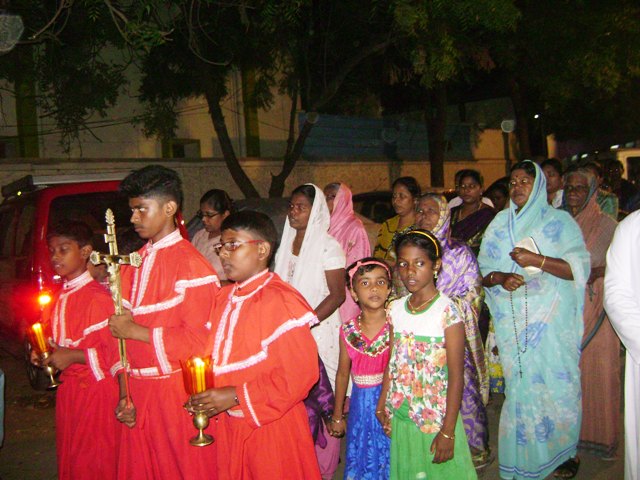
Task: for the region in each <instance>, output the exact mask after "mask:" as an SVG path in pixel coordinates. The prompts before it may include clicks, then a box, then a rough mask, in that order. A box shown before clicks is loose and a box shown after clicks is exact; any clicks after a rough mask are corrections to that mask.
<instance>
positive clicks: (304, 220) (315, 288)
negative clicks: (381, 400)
mask: <svg viewBox="0 0 640 480" xmlns="http://www.w3.org/2000/svg"><path fill="white" fill-rule="evenodd" d="M329 223H330V214H329V208H328V207H327V202H326V200H325V196H324V193H322V190H320V189H319V188H318V187H316V186H315V185H313V184H310V183H307V184H305V185H300V186H299V187H297V188H296V189H295V190H294V191H293V192H292V193H291V200H290V201H289V213H288V215H287V219H286V220H285V224H284V231H283V233H282V239H281V241H280V247H279V248H278V252H277V253H276V262H275V269H274V270H275V272H276V273H277V274H278V275H280V277H281V278H282V279H283V280H284V281H285V282H287V283H289V284H291V285H293V286H294V287H295V288H296V289H297V290H298V291H299V292H300V293H301V294H302V296H303V297H304V298H305V299H306V300H307V302H309V305H311V307H312V308H313V309H314V310H315V312H316V315H317V317H318V320H319V322H320V323H319V324H318V325H315V326H313V328H312V329H311V333H312V334H313V337H314V338H315V340H316V344H317V345H318V353H319V354H320V358H321V359H322V362H323V363H324V366H325V368H326V370H327V374H328V376H329V379H330V380H331V387H332V388H334V389H335V378H336V372H337V371H338V357H339V329H340V325H341V323H342V322H341V320H340V312H339V310H338V307H339V306H340V305H341V304H342V302H344V299H345V262H346V258H345V254H344V252H343V251H342V247H340V244H339V243H338V241H337V240H336V239H335V238H333V237H332V236H330V235H329V234H328V233H327V232H328V230H329ZM324 437H325V438H326V440H327V443H326V446H325V447H324V448H320V447H319V446H318V443H317V444H316V453H317V454H318V462H319V464H320V471H321V473H322V476H323V478H331V477H332V476H333V473H334V472H335V470H336V468H337V465H338V460H339V455H340V440H339V439H337V438H334V437H331V436H329V435H328V434H326V432H325V435H324Z"/></svg>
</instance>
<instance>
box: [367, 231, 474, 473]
mask: <svg viewBox="0 0 640 480" xmlns="http://www.w3.org/2000/svg"><path fill="white" fill-rule="evenodd" d="M396 249H397V257H398V263H397V268H398V272H399V273H400V277H401V279H402V281H403V282H404V284H405V286H406V287H407V289H408V290H409V292H410V293H409V295H407V296H405V297H402V298H399V299H398V300H396V301H394V302H393V303H392V304H391V306H390V307H389V313H390V317H391V324H392V339H393V340H392V351H391V356H390V360H389V366H388V375H385V378H384V383H383V389H382V394H381V397H380V400H379V402H378V408H377V409H376V412H377V416H378V419H379V420H380V422H381V423H382V425H383V426H384V428H385V430H386V431H387V432H389V433H390V434H391V467H390V478H391V479H409V478H429V479H452V480H470V479H476V478H477V476H476V472H475V469H474V467H473V463H472V461H471V453H470V451H469V446H468V444H467V439H466V436H465V432H464V427H463V425H462V419H461V417H460V415H459V412H460V403H461V401H462V388H463V364H464V339H465V332H464V324H463V319H462V316H461V315H460V313H459V312H458V309H457V307H456V306H455V305H454V303H453V302H452V301H451V300H450V299H449V298H448V297H447V296H446V295H444V294H442V293H440V292H438V290H437V289H436V285H435V279H436V277H437V272H438V270H439V269H440V267H441V256H442V247H441V246H440V243H439V242H438V240H437V239H436V237H435V236H434V235H433V234H432V233H430V232H428V231H426V230H411V231H409V232H408V233H406V234H405V235H403V236H402V237H400V238H399V240H398V243H397V246H396Z"/></svg>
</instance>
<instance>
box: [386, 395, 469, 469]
mask: <svg viewBox="0 0 640 480" xmlns="http://www.w3.org/2000/svg"><path fill="white" fill-rule="evenodd" d="M436 435H437V434H436V433H422V432H421V431H420V429H419V428H418V427H417V425H416V424H415V423H413V421H412V420H411V419H410V418H409V404H408V403H407V402H406V401H405V402H404V403H403V404H402V405H401V406H400V408H399V409H398V410H396V411H395V412H394V415H393V418H392V420H391V480H413V479H429V480H439V479H451V480H476V479H477V478H478V476H477V475H476V470H475V468H474V467H473V462H472V461H471V452H470V451H469V445H468V444H467V436H466V435H465V433H464V426H463V425H462V419H461V418H460V415H458V420H457V422H456V429H455V436H456V439H455V443H454V447H453V448H454V450H453V458H452V459H451V460H449V461H448V462H445V463H433V462H432V461H433V454H432V453H431V443H432V442H433V439H434V438H435V437H436Z"/></svg>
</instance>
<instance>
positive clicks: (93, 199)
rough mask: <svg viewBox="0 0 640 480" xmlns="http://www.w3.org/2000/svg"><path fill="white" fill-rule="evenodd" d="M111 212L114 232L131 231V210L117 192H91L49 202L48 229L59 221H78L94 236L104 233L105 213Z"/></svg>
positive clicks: (125, 199)
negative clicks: (113, 218)
mask: <svg viewBox="0 0 640 480" xmlns="http://www.w3.org/2000/svg"><path fill="white" fill-rule="evenodd" d="M107 208H110V209H111V210H112V211H113V214H114V215H115V218H116V231H117V232H118V233H122V232H123V231H125V230H130V229H131V223H130V222H129V218H130V217H131V210H130V209H129V203H128V200H127V198H126V197H125V196H124V195H122V194H120V193H119V192H92V193H82V194H78V195H66V196H64V197H58V198H56V199H54V200H53V201H52V202H51V209H50V211H49V228H51V226H52V225H55V224H56V223H57V222H59V221H61V220H63V219H64V220H79V221H82V222H85V223H86V224H87V225H89V226H90V227H91V229H92V230H93V231H94V233H96V235H99V234H103V233H105V232H106V228H107V226H106V222H105V212H106V211H107Z"/></svg>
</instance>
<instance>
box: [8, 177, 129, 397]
mask: <svg viewBox="0 0 640 480" xmlns="http://www.w3.org/2000/svg"><path fill="white" fill-rule="evenodd" d="M123 177H124V174H114V175H94V176H91V175H82V176H80V175H55V176H32V175H28V176H26V177H23V178H21V179H19V180H17V181H15V182H13V183H11V184H8V185H5V186H3V187H2V196H3V201H2V203H1V204H0V332H2V334H3V335H10V336H13V337H16V338H19V339H23V338H24V335H25V332H26V329H27V328H28V327H29V326H30V325H32V324H33V323H35V322H37V321H39V320H40V316H41V313H42V310H43V308H44V307H45V306H46V305H47V304H48V303H49V302H51V300H52V298H53V294H54V293H55V292H56V291H57V290H58V289H59V288H60V286H61V283H62V281H61V279H60V277H58V276H57V275H56V274H55V272H54V271H53V268H52V267H51V263H50V261H49V249H48V246H47V232H48V229H49V228H50V226H51V225H54V224H55V223H56V222H58V221H60V220H62V219H73V220H82V221H84V222H86V223H87V224H88V225H89V226H90V227H91V228H92V229H93V231H94V232H96V234H97V235H99V234H101V233H104V232H105V228H106V225H105V220H104V217H105V211H106V209H107V208H111V209H112V210H113V212H114V214H115V217H116V226H121V228H127V227H128V226H129V225H130V223H129V217H130V210H129V206H128V201H127V199H126V198H124V197H123V196H122V195H121V194H120V193H118V185H119V184H120V179H122V178H123ZM25 346H26V347H27V349H26V350H27V351H26V355H27V358H26V360H27V373H28V375H29V379H30V381H31V384H32V386H33V387H34V388H42V387H44V386H46V384H47V381H48V380H47V378H46V377H45V376H44V375H42V371H41V369H38V368H35V367H33V366H32V365H31V363H30V362H29V361H28V355H29V351H28V350H29V345H28V343H25Z"/></svg>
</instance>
